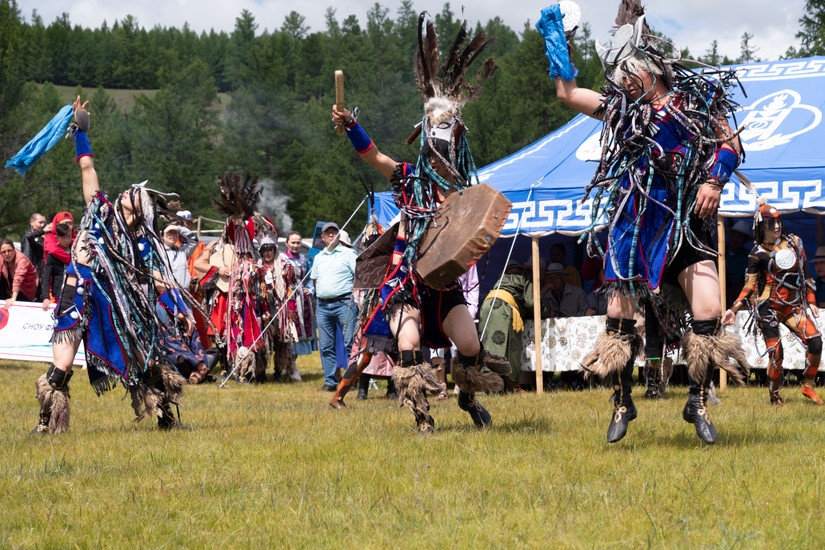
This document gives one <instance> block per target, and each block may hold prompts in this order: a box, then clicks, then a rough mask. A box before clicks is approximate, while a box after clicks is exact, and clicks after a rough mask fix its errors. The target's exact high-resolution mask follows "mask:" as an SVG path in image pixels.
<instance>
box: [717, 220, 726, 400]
mask: <svg viewBox="0 0 825 550" xmlns="http://www.w3.org/2000/svg"><path fill="white" fill-rule="evenodd" d="M716 223H717V226H716V237H717V239H718V240H717V241H716V242H717V245H718V246H717V249H718V250H719V290H720V291H721V292H720V293H719V299H720V300H721V301H722V315H724V314H725V310H726V309H727V293H728V289H727V287H728V281H727V273H728V269H727V257H726V255H727V251H726V250H725V218H723V217H722V216H719V217H718V218H717V222H716ZM727 387H728V373H727V372H726V371H725V369H719V391H723V390H725V389H727Z"/></svg>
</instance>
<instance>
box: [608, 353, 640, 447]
mask: <svg viewBox="0 0 825 550" xmlns="http://www.w3.org/2000/svg"><path fill="white" fill-rule="evenodd" d="M633 356H635V354H633ZM633 356H631V359H630V362H629V363H628V364H627V365H625V367H624V368H623V369H622V371H621V372H620V373H613V374H612V375H611V381H612V383H613V416H612V417H611V419H610V424H608V426H607V442H608V443H616V442H617V441H619V440H620V439H622V438H623V437H624V436H625V434H626V433H627V424H628V423H629V422H630V421H631V420H634V419H635V418H636V416H637V412H636V405H634V404H633V398H632V397H631V396H630V393H631V390H632V388H633V359H634V357H633Z"/></svg>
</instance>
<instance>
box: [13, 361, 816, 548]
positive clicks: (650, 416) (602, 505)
mask: <svg viewBox="0 0 825 550" xmlns="http://www.w3.org/2000/svg"><path fill="white" fill-rule="evenodd" d="M306 359H308V361H305V362H302V364H301V365H300V366H301V370H302V374H303V375H304V379H305V381H304V382H302V383H289V384H283V385H276V384H267V385H262V386H238V385H236V384H234V383H230V384H228V385H227V387H226V388H224V389H218V388H217V385H214V384H213V385H207V386H199V387H192V388H187V391H186V393H185V395H184V398H185V401H184V405H185V408H183V409H182V410H181V414H182V416H183V419H184V421H185V422H186V423H188V424H189V425H191V426H192V427H193V428H194V429H193V431H191V432H175V433H164V432H159V431H158V430H157V428H156V427H155V426H154V425H153V424H152V423H150V422H148V421H144V422H141V423H137V424H136V423H134V422H132V421H131V418H132V414H131V409H130V407H129V401H128V399H126V400H123V399H122V397H123V392H122V391H113V392H110V393H108V394H106V395H104V396H103V397H101V398H98V397H96V396H95V395H94V393H93V392H92V391H91V389H90V388H89V385H88V384H87V383H86V380H84V377H85V373H84V372H83V371H77V373H76V374H75V378H74V380H73V381H72V384H71V386H72V387H71V394H72V399H71V403H72V427H71V431H70V432H69V433H67V434H64V435H61V436H57V437H32V436H30V435H29V434H28V431H29V429H31V428H32V427H33V426H34V424H35V422H36V417H37V409H36V402H35V400H34V398H33V394H34V380H35V378H36V377H37V376H38V375H39V374H40V373H41V372H43V371H44V368H45V366H44V365H37V364H31V363H29V364H24V365H22V366H17V365H14V364H11V363H9V362H0V448H1V449H2V454H0V511H1V512H0V547H3V548H68V547H77V548H236V547H239V548H247V547H256V548H335V549H341V548H436V547H456V548H473V549H477V548H511V547H525V548H640V547H657V548H732V547H739V548H778V547H788V548H799V547H805V548H817V547H820V548H821V547H822V546H820V545H823V544H825V527H823V524H822V518H823V516H825V502H823V498H825V497H823V495H825V452H823V451H824V450H825V437H823V436H825V408H817V407H815V406H813V405H811V404H810V403H808V402H805V401H803V399H802V397H801V396H800V395H799V389H798V387H789V388H786V389H785V390H784V395H785V402H786V405H785V406H784V407H783V408H780V409H776V408H772V407H770V406H769V405H768V399H767V391H766V390H765V389H760V388H747V389H729V390H727V391H725V392H724V393H723V394H722V399H723V402H724V403H723V405H722V406H721V407H714V408H713V409H712V411H711V414H712V417H713V420H714V423H715V424H716V426H717V427H718V429H719V433H720V436H719V441H718V443H717V444H716V445H715V446H712V447H708V446H703V445H701V444H700V443H699V441H698V440H697V438H696V436H695V434H694V431H693V427H692V426H691V425H689V424H686V423H685V422H683V421H682V419H681V409H682V406H683V404H684V401H685V396H686V389H685V388H674V389H673V390H672V391H671V393H670V394H669V398H668V399H666V400H664V401H660V402H647V401H644V400H639V402H638V405H639V409H640V415H639V418H638V419H637V420H636V421H634V422H633V423H632V424H631V426H630V432H629V434H628V436H627V437H626V438H625V439H624V440H623V441H621V442H619V443H618V444H615V445H608V444H607V443H605V432H606V427H607V421H608V418H609V414H610V405H609V403H608V401H607V399H608V396H609V390H605V389H596V390H589V391H584V392H555V393H549V394H544V395H541V396H538V395H535V394H530V395H520V396H486V397H483V398H482V400H483V403H484V404H485V405H486V406H487V407H488V408H489V409H490V411H491V412H492V414H493V418H494V422H495V425H494V427H493V428H492V429H490V430H488V431H484V432H480V431H478V430H476V429H475V428H473V426H472V424H471V423H470V419H469V417H468V416H467V414H466V413H464V412H462V411H460V410H459V409H458V407H457V406H456V400H455V398H452V397H451V398H450V399H449V400H448V401H446V402H438V401H433V402H432V403H433V411H432V412H433V416H434V417H435V419H436V422H437V425H438V429H437V432H436V434H434V435H433V436H431V437H428V438H421V437H419V436H417V435H416V434H415V432H414V430H413V422H412V416H411V414H410V413H409V412H408V411H406V410H400V409H399V408H398V407H397V406H396V405H395V404H393V403H391V402H389V401H387V400H386V399H384V398H383V397H382V395H383V391H382V392H380V393H379V392H373V394H374V395H371V396H370V399H369V400H368V401H366V402H364V401H357V400H355V399H354V395H350V398H349V399H348V403H349V405H350V408H349V409H348V410H346V411H335V410H332V409H331V408H330V407H329V406H328V405H327V403H326V402H327V399H329V394H327V393H323V394H322V393H319V392H318V391H316V390H317V387H318V386H319V385H320V384H321V378H320V369H319V367H318V360H317V355H316V356H313V357H310V358H306Z"/></svg>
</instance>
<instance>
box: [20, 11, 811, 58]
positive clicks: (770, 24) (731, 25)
mask: <svg viewBox="0 0 825 550" xmlns="http://www.w3.org/2000/svg"><path fill="white" fill-rule="evenodd" d="M399 3H400V0H382V1H381V2H380V4H381V5H383V6H385V7H388V8H389V9H390V13H391V14H392V15H393V16H394V15H395V13H396V10H397V7H398V5H399ZM549 3H552V0H543V1H532V0H515V1H510V2H507V1H502V0H464V1H462V0H458V1H455V0H454V1H453V2H451V4H450V5H451V7H452V10H453V12H456V13H459V14H460V11H461V6H462V5H463V6H464V13H465V16H466V18H467V19H468V20H469V21H470V23H472V24H475V23H476V22H479V21H480V22H482V23H485V22H487V21H488V20H489V19H492V18H493V17H496V16H498V17H500V18H501V19H502V20H503V21H504V23H505V24H507V25H508V26H509V27H510V28H512V29H513V30H515V31H516V32H520V31H521V30H522V29H523V28H524V24H525V22H526V21H528V20H529V21H530V22H531V24H532V23H535V21H536V20H537V19H538V16H539V14H540V13H541V9H542V8H543V7H545V6H546V5H548V4H549ZM578 3H579V6H580V7H581V10H582V20H583V21H584V22H588V23H590V25H591V27H592V29H593V35H594V37H595V38H601V39H602V41H603V42H605V41H606V38H607V35H608V31H609V29H610V26H611V25H612V24H613V20H614V18H615V16H616V10H617V7H618V5H619V2H618V0H579V1H578ZM642 3H643V4H644V5H646V7H647V13H648V20H649V22H650V24H651V26H652V27H653V28H654V29H656V30H658V31H661V32H663V33H664V34H666V35H667V36H670V37H671V38H673V39H674V41H675V43H676V45H677V46H678V47H680V48H683V47H688V48H690V52H691V55H692V56H694V57H698V56H700V55H703V54H704V53H705V51H706V50H707V48H708V47H709V46H710V43H711V42H712V41H713V40H714V39H715V40H717V41H718V42H719V51H720V53H721V54H722V55H727V56H728V57H731V58H736V57H738V56H739V51H740V49H739V43H740V38H741V36H742V33H744V32H749V33H751V34H752V35H753V36H754V38H753V40H752V41H751V45H752V46H756V47H757V48H758V50H757V52H756V56H757V57H758V58H760V59H763V60H772V59H776V58H777V57H778V56H780V55H782V54H783V53H784V52H785V50H786V49H787V48H788V47H789V46H791V45H796V44H797V42H796V40H795V38H794V35H795V34H796V33H797V32H798V31H799V19H800V17H801V16H802V12H803V8H804V5H805V0H784V1H782V2H777V1H776V0H655V1H651V0H643V2H642ZM374 4H375V2H374V1H368V0H301V1H299V2H296V1H294V0H291V1H290V0H235V1H229V2H227V1H225V0H224V1H217V0H138V1H134V0H131V1H126V0H74V1H73V2H66V1H65V0H18V6H19V7H20V11H21V13H22V15H23V16H24V17H25V18H26V20H27V21H28V20H30V17H31V13H32V10H33V9H37V11H38V12H39V13H40V15H41V16H42V17H43V20H44V22H45V23H46V24H49V23H51V22H52V21H54V19H55V18H56V17H58V16H59V15H60V14H61V13H63V12H66V11H67V10H68V13H69V18H70V20H71V22H72V24H73V25H77V24H79V25H82V26H84V27H93V28H94V27H98V26H100V24H101V23H102V22H103V21H104V20H105V21H107V22H108V24H109V25H110V26H111V24H112V23H113V22H114V21H115V20H120V19H123V18H124V17H125V16H126V15H133V16H135V17H136V18H137V20H138V23H139V24H140V25H141V26H143V27H145V28H147V29H148V28H151V27H154V26H155V25H161V26H166V27H182V26H183V24H184V23H187V22H188V23H189V26H190V28H192V29H193V30H196V31H201V30H207V31H208V30H209V29H215V30H224V31H228V32H229V31H231V30H232V29H233V27H234V25H235V18H236V17H237V16H238V15H239V14H240V13H241V11H242V10H243V9H248V10H249V11H250V12H252V14H253V15H254V16H255V20H256V22H257V23H258V31H259V32H262V31H263V30H264V29H269V30H274V29H277V28H279V27H280V26H281V24H282V23H283V20H284V17H285V16H286V15H287V14H288V13H289V12H290V11H292V10H295V11H298V13H300V14H301V15H303V16H304V17H305V18H306V23H307V25H309V27H310V29H311V30H312V31H322V30H324V13H325V12H326V9H327V7H328V6H331V5H334V6H335V7H336V10H337V11H336V16H337V18H338V20H339V21H343V19H345V18H346V17H347V16H348V15H350V14H354V15H356V16H357V17H358V19H359V20H360V21H361V22H362V23H363V22H364V21H365V19H366V13H367V10H368V9H369V8H370V7H371V6H373V5H374ZM443 4H444V2H442V1H433V0H413V8H414V9H415V10H416V11H421V10H427V11H429V12H430V13H438V12H440V11H441V8H442V6H443Z"/></svg>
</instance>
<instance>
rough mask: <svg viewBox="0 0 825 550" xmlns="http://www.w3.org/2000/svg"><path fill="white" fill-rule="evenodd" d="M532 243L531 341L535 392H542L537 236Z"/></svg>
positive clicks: (542, 372) (539, 279) (542, 367)
mask: <svg viewBox="0 0 825 550" xmlns="http://www.w3.org/2000/svg"><path fill="white" fill-rule="evenodd" d="M532 244H533V343H534V345H535V346H536V393H537V394H538V395H541V394H542V393H544V366H543V365H542V360H541V352H542V349H541V273H540V271H539V238H538V237H532Z"/></svg>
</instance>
